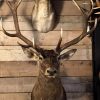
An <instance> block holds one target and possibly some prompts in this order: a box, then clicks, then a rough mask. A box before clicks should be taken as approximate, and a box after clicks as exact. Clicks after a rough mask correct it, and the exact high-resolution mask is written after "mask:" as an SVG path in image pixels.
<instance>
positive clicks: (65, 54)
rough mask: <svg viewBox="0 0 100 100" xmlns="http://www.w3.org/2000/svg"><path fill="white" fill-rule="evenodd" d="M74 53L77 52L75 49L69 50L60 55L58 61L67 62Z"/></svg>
mask: <svg viewBox="0 0 100 100" xmlns="http://www.w3.org/2000/svg"><path fill="white" fill-rule="evenodd" d="M76 51H77V49H71V50H69V51H67V52H65V53H63V54H61V55H60V56H59V58H58V59H59V60H68V59H70V57H72V56H73V55H74V54H75V52H76Z"/></svg>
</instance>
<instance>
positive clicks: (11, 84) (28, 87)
mask: <svg viewBox="0 0 100 100" xmlns="http://www.w3.org/2000/svg"><path fill="white" fill-rule="evenodd" d="M35 81H36V78H35V77H19V78H0V93H13V92H14V93H15V92H20V93H22V92H32V89H33V87H34V84H35ZM91 81H92V80H91V78H89V77H87V78H86V77H85V78H80V77H62V83H63V85H64V88H65V90H66V92H69V93H71V92H75V93H77V92H78V93H79V92H82V93H84V92H92V82H91Z"/></svg>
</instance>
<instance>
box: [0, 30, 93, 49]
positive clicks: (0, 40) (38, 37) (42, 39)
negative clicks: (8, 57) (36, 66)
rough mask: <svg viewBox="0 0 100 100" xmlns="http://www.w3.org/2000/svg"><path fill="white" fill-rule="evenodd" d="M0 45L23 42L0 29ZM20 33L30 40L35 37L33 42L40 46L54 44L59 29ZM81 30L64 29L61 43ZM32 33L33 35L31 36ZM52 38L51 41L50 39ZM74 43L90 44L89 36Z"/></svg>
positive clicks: (75, 35) (71, 38)
mask: <svg viewBox="0 0 100 100" xmlns="http://www.w3.org/2000/svg"><path fill="white" fill-rule="evenodd" d="M7 32H9V33H11V34H12V33H16V32H15V31H7ZM0 33H1V34H0V45H12V46H13V45H18V43H17V42H20V43H23V42H22V41H21V40H20V39H18V38H14V37H8V36H6V35H5V34H4V33H3V32H2V31H0ZM21 33H22V34H23V35H24V36H25V37H27V38H28V39H30V40H31V41H32V39H33V37H35V43H36V44H37V45H40V46H56V45H57V43H58V40H59V38H60V31H50V32H48V33H46V34H44V33H38V32H36V31H21ZM81 33H82V31H64V32H63V36H62V39H63V41H62V44H64V43H66V42H68V41H71V40H73V39H74V38H76V37H78V36H79V35H80V34H81ZM33 35H34V36H33ZM51 40H52V41H51ZM76 45H79V46H80V45H85V46H87V48H88V46H89V45H91V39H90V38H89V37H85V38H84V39H83V40H81V41H80V42H79V43H78V44H76Z"/></svg>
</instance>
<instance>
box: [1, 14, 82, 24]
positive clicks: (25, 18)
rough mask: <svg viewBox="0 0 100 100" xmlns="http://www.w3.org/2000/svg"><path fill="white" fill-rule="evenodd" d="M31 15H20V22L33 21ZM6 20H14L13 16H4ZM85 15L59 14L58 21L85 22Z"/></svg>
mask: <svg viewBox="0 0 100 100" xmlns="http://www.w3.org/2000/svg"><path fill="white" fill-rule="evenodd" d="M31 18H32V17H31V16H18V21H19V22H28V21H29V22H30V23H31ZM2 19H3V21H4V22H13V17H12V16H2ZM83 19H84V18H83V16H80V15H74V16H70V15H68V16H57V19H56V20H57V22H60V23H84V20H83Z"/></svg>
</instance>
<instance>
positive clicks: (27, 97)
mask: <svg viewBox="0 0 100 100" xmlns="http://www.w3.org/2000/svg"><path fill="white" fill-rule="evenodd" d="M0 100H31V94H30V93H10V94H0Z"/></svg>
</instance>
